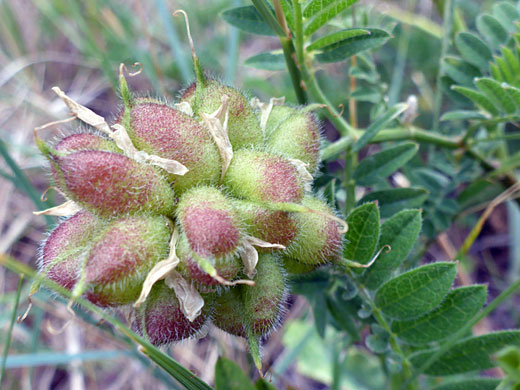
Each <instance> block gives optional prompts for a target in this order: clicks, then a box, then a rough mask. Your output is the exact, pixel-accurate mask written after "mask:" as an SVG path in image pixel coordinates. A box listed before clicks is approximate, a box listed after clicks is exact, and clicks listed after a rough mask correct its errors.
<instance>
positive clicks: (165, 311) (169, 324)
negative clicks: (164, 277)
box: [132, 281, 213, 346]
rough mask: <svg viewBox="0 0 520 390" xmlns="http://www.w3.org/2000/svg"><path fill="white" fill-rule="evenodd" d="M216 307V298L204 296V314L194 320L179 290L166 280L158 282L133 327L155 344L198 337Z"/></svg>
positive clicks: (138, 311)
mask: <svg viewBox="0 0 520 390" xmlns="http://www.w3.org/2000/svg"><path fill="white" fill-rule="evenodd" d="M212 310H213V297H212V296H207V295H206V296H205V297H204V306H203V308H202V312H201V314H200V315H199V316H198V317H197V318H195V320H194V321H193V322H191V321H189V320H188V319H187V318H186V316H185V315H184V314H183V313H182V311H181V309H180V304H179V300H178V299H177V297H176V295H175V292H174V291H173V290H172V289H171V288H169V287H168V286H167V285H166V284H165V283H164V281H160V282H157V283H156V284H155V285H154V286H153V288H152V291H151V292H150V295H149V296H148V298H147V299H146V301H145V302H144V303H143V305H141V306H140V307H139V309H137V310H136V312H135V320H134V322H133V326H132V328H133V329H134V330H135V331H136V332H137V333H140V334H142V335H143V336H144V337H146V338H147V339H148V340H149V341H150V343H152V344H153V345H156V346H159V345H165V344H170V343H174V342H176V341H180V340H184V339H187V338H191V337H194V336H196V335H197V334H198V333H200V332H201V329H202V328H203V327H204V325H205V324H206V323H207V321H208V319H209V317H210V316H211V312H212Z"/></svg>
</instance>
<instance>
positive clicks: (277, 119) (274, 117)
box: [265, 105, 298, 139]
mask: <svg viewBox="0 0 520 390" xmlns="http://www.w3.org/2000/svg"><path fill="white" fill-rule="evenodd" d="M297 112H298V110H296V109H295V108H292V107H290V106H286V105H283V106H278V105H275V106H273V108H272V110H271V112H270V113H269V117H268V118H267V122H266V124H265V136H266V138H267V139H268V138H269V136H270V135H271V134H272V133H273V131H274V130H276V128H277V127H278V125H279V124H280V123H281V122H282V121H284V120H285V119H287V118H288V117H289V116H291V115H294V114H296V113H297Z"/></svg>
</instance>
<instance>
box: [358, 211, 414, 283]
mask: <svg viewBox="0 0 520 390" xmlns="http://www.w3.org/2000/svg"><path fill="white" fill-rule="evenodd" d="M420 231H421V212H420V210H403V211H401V212H400V213H398V214H396V215H394V216H393V217H392V218H389V219H388V220H387V221H385V222H384V223H383V224H382V225H381V237H380V238H379V246H380V247H382V246H383V245H390V248H391V249H390V251H389V252H388V251H387V252H385V251H383V252H382V253H381V255H379V258H378V259H377V260H376V261H375V263H374V264H372V266H371V267H370V268H368V269H367V270H366V271H365V274H364V275H363V278H364V284H365V286H367V288H369V289H371V290H375V289H377V288H378V287H379V286H380V285H381V284H383V283H384V282H386V281H387V280H388V279H390V277H391V274H392V272H393V271H395V270H396V269H397V267H399V265H400V264H401V263H402V262H403V261H404V260H405V259H406V256H408V253H409V252H410V250H411V249H412V247H413V245H414V243H415V240H417V237H418V236H419V233H420Z"/></svg>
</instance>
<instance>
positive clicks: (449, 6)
mask: <svg viewBox="0 0 520 390" xmlns="http://www.w3.org/2000/svg"><path fill="white" fill-rule="evenodd" d="M454 4H455V2H454V1H453V0H446V1H445V3H444V12H443V31H444V33H443V36H442V46H441V56H440V60H439V71H438V72H437V81H436V91H435V101H434V106H433V130H434V131H437V130H438V129H439V120H440V116H441V106H442V89H441V79H442V75H443V73H444V69H443V66H442V62H443V61H444V58H445V57H446V54H447V53H448V46H449V44H450V37H451V32H452V29H453V8H454Z"/></svg>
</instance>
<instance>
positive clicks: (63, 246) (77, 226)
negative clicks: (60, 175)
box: [39, 211, 103, 290]
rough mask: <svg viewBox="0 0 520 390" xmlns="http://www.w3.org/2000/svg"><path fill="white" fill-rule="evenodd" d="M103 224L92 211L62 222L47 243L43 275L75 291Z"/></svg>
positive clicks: (43, 248) (40, 266)
mask: <svg viewBox="0 0 520 390" xmlns="http://www.w3.org/2000/svg"><path fill="white" fill-rule="evenodd" d="M102 226H103V222H102V221H101V220H100V219H99V218H98V217H96V216H95V215H94V214H91V213H89V212H88V211H79V212H78V213H76V214H74V215H73V216H72V217H70V218H68V219H66V220H64V221H63V222H61V223H60V224H59V225H58V226H56V228H55V229H54V230H53V231H52V233H51V234H50V235H49V237H48V238H47V239H46V240H45V242H44V243H43V246H42V248H41V256H40V262H39V269H40V272H41V273H43V274H44V275H46V276H47V277H48V278H49V279H51V280H52V281H54V282H56V283H58V284H59V285H61V286H63V287H65V288H67V289H69V290H71V289H72V288H73V287H74V285H75V284H76V282H77V281H78V278H79V276H80V269H81V265H82V263H83V262H84V260H85V258H86V256H87V248H88V245H89V244H90V243H91V241H92V240H93V238H94V237H95V235H96V233H97V232H98V230H99V229H100V228H101V227H102Z"/></svg>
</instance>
